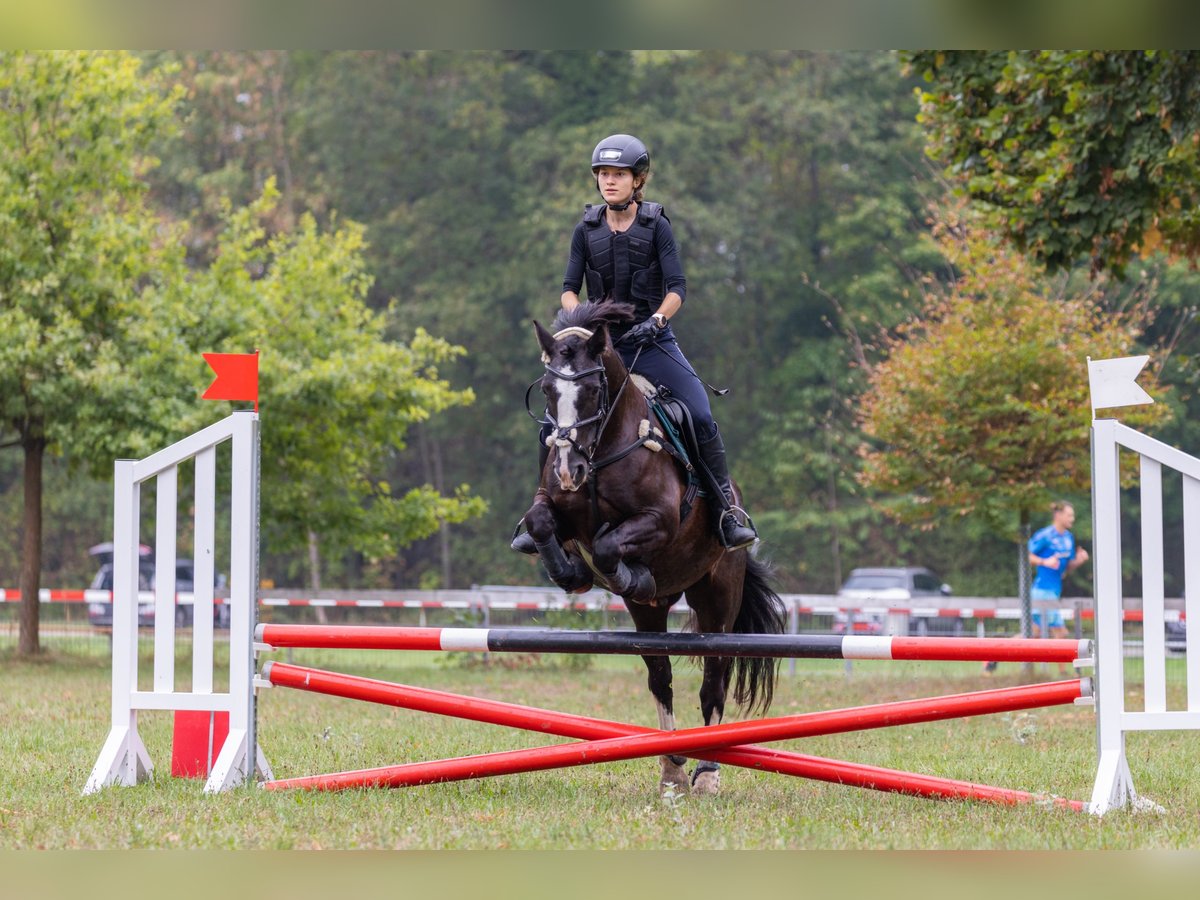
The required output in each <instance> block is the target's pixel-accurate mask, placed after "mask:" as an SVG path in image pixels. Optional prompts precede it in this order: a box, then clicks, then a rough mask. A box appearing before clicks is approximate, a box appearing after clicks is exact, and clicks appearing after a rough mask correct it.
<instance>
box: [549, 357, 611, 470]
mask: <svg viewBox="0 0 1200 900" xmlns="http://www.w3.org/2000/svg"><path fill="white" fill-rule="evenodd" d="M546 372H547V374H549V375H553V376H554V377H555V378H561V379H563V380H564V381H571V382H574V381H581V380H582V379H584V378H587V377H588V376H589V375H595V374H596V373H599V374H600V402H599V404H597V406H596V411H595V412H594V413H593V414H592V415H590V416H588V417H587V418H586V419H580V420H579V421H578V422H573V423H571V424H570V425H559V424H558V420H557V419H555V418H554V416H553V414H552V413H551V412H550V410H549V409H548V408H547V409H546V418H545V420H544V424H548V425H549V426H550V428H551V431H550V436H549V437H547V438H546V445H547V446H550V445H551V443H553V444H554V445H555V446H558V447H571V448H573V449H574V450H575V452H576V453H578V454H579V455H580V456H582V457H583V458H584V459H586V460H587V461H588V467H589V469H590V468H591V465H592V459H593V457H595V455H596V448H597V447H599V446H600V438H602V437H603V436H604V428H605V426H607V425H608V420H609V418H610V416H611V415H612V411H613V409H615V408H616V402H615V401H614V402H613V403H612V404H611V405H610V404H609V402H608V379H607V378H606V377H605V376H604V366H602V365H599V364H597V365H595V366H592V367H591V368H590V369H584V370H583V371H581V372H563V371H561V370H560V369H556V368H554V366H552V365H550V364H549V363H546ZM543 377H544V376H543ZM627 380H628V379H627ZM540 381H541V379H538V381H536V382H534V383H535V384H538V383H540ZM624 389H625V385H621V387H620V389H618V391H617V398H616V399H617V400H620V399H621V391H622V390H624ZM595 422H600V423H601V424H600V427H599V428H597V429H596V436H595V438H594V439H593V440H592V444H591V446H590V447H588V448H586V449H585V448H584V447H582V446H581V445H580V444H579V429H581V428H586V427H587V426H588V425H592V424H593V423H595Z"/></svg>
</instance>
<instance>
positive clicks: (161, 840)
mask: <svg viewBox="0 0 1200 900" xmlns="http://www.w3.org/2000/svg"><path fill="white" fill-rule="evenodd" d="M276 658H281V659H282V658H285V654H284V653H278V654H276ZM501 659H502V658H497V659H496V660H495V663H496V664H494V665H492V666H491V667H488V668H481V667H478V666H474V667H466V666H462V665H447V664H446V660H445V658H444V657H440V656H434V655H429V654H411V655H406V656H405V655H400V654H371V653H365V652H364V653H351V654H334V653H332V652H324V653H322V652H319V651H303V652H302V651H297V652H296V653H295V660H296V661H297V662H299V663H310V664H313V665H316V666H319V667H327V668H335V669H340V670H343V671H350V672H354V673H356V674H363V675H368V676H371V677H377V678H384V679H387V680H394V681H403V682H405V683H409V684H414V685H420V686H424V687H434V688H439V689H443V690H450V691H455V692H458V693H464V694H472V695H478V696H482V697H489V698H494V699H499V700H507V701H510V702H516V703H524V704H529V705H536V706H544V707H548V708H552V709H559V710H563V711H567V712H575V713H580V714H584V715H590V716H600V717H604V718H612V719H618V720H622V721H629V722H634V723H638V724H644V725H653V724H654V723H655V716H654V711H653V705H652V704H651V702H650V700H649V696H648V694H647V693H646V690H645V676H644V671H643V669H642V666H641V663H640V661H638V660H636V659H631V658H624V657H604V658H595V659H594V660H593V661H592V664H591V665H590V666H589V667H587V668H581V667H580V666H579V665H578V664H576V665H573V666H572V665H549V664H546V661H545V660H542V661H541V662H539V661H538V660H536V659H535V658H529V657H520V658H516V659H512V658H510V659H509V660H507V664H506V665H500V664H499V663H500V662H501ZM1175 662H1177V661H1172V663H1173V664H1174V663H1175ZM186 665H187V664H186V661H184V662H182V663H181V664H180V671H186ZM786 666H787V664H786V662H785V663H784V673H785V674H784V675H783V677H781V680H780V684H779V688H778V690H777V692H776V701H775V706H774V708H773V710H772V711H773V713H775V714H787V713H795V712H804V711H810V710H819V709H830V708H836V707H845V706H855V705H861V704H868V703H877V702H885V701H890V700H902V699H909V698H914V697H921V696H933V695H937V694H947V693H957V692H961V691H969V690H976V689H980V688H982V687H990V686H1001V685H1008V684H1016V683H1018V682H1019V680H1020V678H1021V674H1020V670H1019V667H1018V666H1016V665H1010V666H1004V667H1002V668H1001V671H1000V673H999V674H998V675H997V676H994V677H991V678H987V679H985V678H984V677H982V676H981V675H980V673H979V670H978V666H977V665H976V664H961V665H959V664H952V663H909V664H897V663H867V662H857V663H855V664H854V668H853V670H852V673H851V674H850V675H849V677H848V676H847V674H846V673H845V671H844V666H843V664H842V663H841V662H823V661H800V662H799V663H798V666H797V675H796V677H794V678H792V677H788V676H787V674H786ZM1045 675H1046V676H1048V677H1049V678H1056V677H1057V672H1056V671H1050V672H1046V673H1045ZM698 684H699V670H698V669H697V668H696V667H695V666H693V665H691V664H690V663H687V662H682V663H678V664H677V665H676V676H675V690H676V698H677V699H676V709H677V714H678V719H679V724H680V726H681V727H687V726H691V725H695V724H699V712H698V709H697V707H698V701H697V699H696V690H697V688H698ZM1178 699H1179V698H1178V697H1174V698H1173V700H1174V701H1176V702H1177V701H1178ZM109 703H110V691H109V667H108V663H107V661H105V660H99V659H96V658H87V657H80V656H65V655H54V654H51V655H49V656H48V658H46V659H42V660H38V661H36V662H32V663H30V662H23V661H19V660H17V659H15V658H14V657H13V656H12V655H11V653H8V654H4V655H0V711H2V713H3V721H4V725H5V727H4V729H3V731H2V732H0V752H2V753H3V755H4V758H5V761H6V762H5V765H4V767H3V769H2V770H0V848H76V847H86V848H134V847H145V848H268V849H269V848H279V849H282V848H317V847H322V848H339V849H353V848H381V849H383V848H413V849H441V848H459V849H481V848H539V849H541V848H546V849H551V848H552V849H564V848H588V849H597V848H629V849H636V848H647V849H701V848H1011V849H1066V848H1197V847H1200V817H1198V815H1197V812H1198V811H1200V777H1198V776H1200V769H1198V763H1200V746H1198V745H1197V742H1196V741H1195V739H1194V737H1193V736H1191V735H1188V734H1186V733H1162V734H1139V735H1135V736H1133V737H1132V738H1130V742H1129V744H1130V745H1129V760H1130V766H1131V769H1132V771H1133V775H1134V782H1135V784H1136V785H1137V787H1138V790H1139V792H1141V793H1142V794H1144V795H1145V796H1148V797H1150V798H1152V799H1153V800H1155V801H1156V802H1158V803H1159V804H1161V805H1162V806H1163V807H1165V808H1166V813H1165V814H1161V815H1159V814H1136V815H1135V814H1131V813H1126V812H1117V813H1114V814H1110V815H1108V816H1106V817H1104V818H1103V819H1097V818H1095V817H1091V816H1087V815H1082V814H1078V813H1072V812H1069V811H1064V810H1058V809H1048V808H1044V807H1040V806H1033V807H1023V808H1015V809H1014V808H1005V807H997V806H992V805H988V804H982V803H971V802H934V801H929V800H923V799H919V798H910V797H904V796H899V795H894V794H885V793H880V792H876V791H865V790H859V789H855V788H849V787H842V786H839V785H829V784H822V783H817V782H809V781H803V780H799V779H793V778H788V777H786V776H779V775H771V774H765V773H754V772H750V771H746V770H742V769H736V768H733V767H729V766H727V767H725V768H724V769H723V771H722V780H723V786H722V793H721V795H720V796H718V797H715V798H693V797H685V798H678V799H676V798H667V799H663V798H660V797H659V795H658V792H657V789H656V775H657V763H656V762H653V761H650V760H633V761H628V762H621V763H611V764H603V765H598V766H584V767H578V768H572V769H564V770H556V771H552V772H538V773H527V774H522V775H513V776H505V777H501V778H494V779H487V780H479V781H470V782H462V783H455V784H444V785H429V786H424V787H417V788H407V789H402V790H394V791H386V790H360V791H351V792H345V793H338V794H317V793H305V792H292V793H267V792H264V791H259V790H257V789H254V788H245V789H239V790H236V791H233V792H230V793H227V794H224V795H220V796H206V795H204V794H203V793H202V791H201V784H200V783H199V782H197V781H190V780H177V779H173V778H171V777H169V775H168V774H167V773H168V772H169V768H170V765H169V763H170V740H171V735H170V717H169V714H165V713H160V714H149V713H143V714H142V719H141V721H140V723H139V724H140V731H141V733H142V736H143V739H144V740H145V742H146V745H147V748H148V749H149V751H150V754H151V757H152V759H153V760H154V762H155V766H156V770H155V773H154V776H153V777H152V778H151V780H149V781H148V782H147V783H145V784H142V785H140V786H138V787H136V788H113V789H108V790H105V791H102V792H100V793H99V794H97V795H94V796H90V797H82V796H80V789H81V788H82V786H83V783H84V781H85V780H86V778H87V775H88V773H89V771H90V769H91V767H92V765H93V763H94V762H95V758H96V755H97V753H98V752H99V750H100V746H101V744H102V742H103V740H104V737H105V734H106V733H107V730H108V723H109ZM259 739H260V743H261V745H262V747H263V749H264V751H265V752H266V754H267V757H268V759H269V760H270V761H271V764H272V766H273V768H274V771H275V775H276V776H277V777H288V776H294V775H305V774H313V773H317V772H330V771H339V770H346V769H357V768H367V767H373V766H380V765H389V764H394V763H400V762H409V761H421V760H431V759H440V758H445V757H452V756H459V755H468V754H473V753H480V752H487V751H491V750H504V749H512V748H517V747H529V746H539V745H542V744H548V743H555V742H557V740H558V739H555V738H550V737H546V736H542V735H534V734H528V733H521V732H514V731H511V730H508V729H503V728H499V727H496V726H489V725H483V724H475V723H468V722H461V721H457V720H447V719H440V718H436V717H432V716H425V715H421V714H417V713H410V712H408V711H405V710H398V709H393V708H389V707H379V706H372V705H369V704H364V703H356V702H353V701H346V700H338V699H335V698H327V697H318V696H314V695H310V694H304V693H300V692H296V691H289V690H287V689H285V688H275V689H271V690H269V691H265V692H264V693H263V694H262V696H261V702H260V712H259ZM780 746H788V747H791V748H793V749H797V750H801V751H803V752H805V753H812V754H817V755H824V756H831V757H835V758H839V759H847V760H852V761H855V762H862V763H867V764H871V765H879V766H886V767H889V768H899V769H907V770H910V771H915V772H921V773H927V774H931V775H940V776H945V777H949V778H956V779H963V780H970V781H977V782H982V783H986V784H996V785H1000V786H1003V787H1010V788H1020V789H1024V790H1028V791H1032V792H1045V793H1050V794H1054V795H1058V796H1066V797H1071V798H1076V799H1085V800H1086V799H1087V798H1088V796H1089V794H1090V790H1091V782H1092V778H1093V777H1094V774H1095V762H1096V759H1095V749H1094V719H1093V714H1092V710H1091V708H1090V707H1070V706H1068V707H1058V708H1054V709H1046V710H1035V711H1031V712H1027V713H1017V714H1012V715H998V716H980V717H975V718H970V719H965V720H957V721H951V722H941V723H931V724H927V725H921V726H910V727H904V728H894V729H886V730H880V731H873V732H862V733H857V734H848V735H839V736H830V737H822V738H814V739H808V740H805V741H795V742H790V743H788V744H782V745H780Z"/></svg>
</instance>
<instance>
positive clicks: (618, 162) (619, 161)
mask: <svg viewBox="0 0 1200 900" xmlns="http://www.w3.org/2000/svg"><path fill="white" fill-rule="evenodd" d="M600 166H613V167H614V168H617V169H632V170H633V174H634V175H645V174H646V172H647V171H649V169H650V153H649V152H648V151H647V150H646V145H645V144H643V143H642V142H641V141H639V140H638V139H637V138H635V137H634V136H633V135H632V134H612V135H609V136H608V137H606V138H605V139H604V140H602V141H601V142H600V143H598V144H597V145H596V149H595V150H593V151H592V171H593V172H595V171H596V169H598V168H600Z"/></svg>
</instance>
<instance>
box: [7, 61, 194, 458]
mask: <svg viewBox="0 0 1200 900" xmlns="http://www.w3.org/2000/svg"><path fill="white" fill-rule="evenodd" d="M140 65H141V64H140V63H139V61H138V60H137V59H136V58H134V57H131V56H129V55H127V54H123V53H38V54H31V53H15V52H9V51H5V52H3V53H0V334H3V335H4V340H3V342H0V444H2V443H4V442H5V438H10V439H11V438H12V437H13V436H14V435H16V436H17V438H18V439H19V440H21V441H22V442H26V443H28V442H29V441H38V440H44V441H46V442H48V443H49V445H50V446H52V447H56V448H64V449H66V448H69V449H70V450H71V451H72V452H73V453H75V454H78V455H80V456H83V457H86V458H92V459H94V458H95V457H96V456H97V455H99V454H100V453H103V452H104V449H102V448H96V447H95V446H94V445H93V444H91V443H90V442H89V441H87V440H86V439H81V438H84V436H85V435H86V434H88V433H92V432H93V431H94V427H95V426H96V425H97V423H103V427H107V428H111V429H115V430H121V429H124V428H128V429H130V430H133V431H140V430H142V423H141V421H140V420H141V419H142V416H141V415H139V413H138V410H137V406H138V403H137V400H136V399H134V398H137V397H143V396H145V394H146V393H147V392H146V391H137V392H135V394H134V395H133V397H131V398H130V397H127V398H126V399H124V400H123V399H121V398H119V397H116V396H114V395H113V393H112V392H111V391H110V390H109V388H110V386H111V385H110V383H109V381H108V379H109V376H110V375H111V374H112V373H113V371H114V370H115V369H119V368H120V367H121V364H122V363H121V360H122V359H123V358H125V357H126V355H127V354H128V352H129V349H130V344H131V342H132V341H133V340H135V338H134V337H133V332H135V331H136V329H137V327H138V326H137V320H138V318H139V317H140V315H142V314H144V313H145V310H144V308H143V307H142V306H141V303H140V298H139V294H140V287H141V285H142V284H143V282H144V281H145V279H147V278H148V277H150V275H151V273H152V272H153V266H154V262H155V259H156V256H157V244H158V240H159V234H158V232H157V229H156V228H155V223H154V221H153V219H152V218H151V217H149V216H147V215H146V212H145V209H144V207H143V197H144V194H145V189H144V185H143V182H142V176H143V174H144V173H145V172H146V170H147V169H148V168H149V167H150V166H152V165H153V163H154V160H153V159H152V158H151V157H150V156H149V153H148V148H149V145H150V142H151V140H152V139H153V138H154V137H155V136H156V135H158V134H160V133H162V132H163V131H165V130H167V129H169V128H170V127H171V125H172V122H173V119H172V108H173V106H174V103H175V102H176V100H177V97H178V93H177V92H176V91H173V90H168V89H166V88H165V86H164V84H163V79H164V73H163V72H161V71H152V72H147V73H143V72H141V71H140ZM149 427H150V428H151V430H152V429H153V425H150V426H149ZM109 463H110V464H111V458H110V459H109Z"/></svg>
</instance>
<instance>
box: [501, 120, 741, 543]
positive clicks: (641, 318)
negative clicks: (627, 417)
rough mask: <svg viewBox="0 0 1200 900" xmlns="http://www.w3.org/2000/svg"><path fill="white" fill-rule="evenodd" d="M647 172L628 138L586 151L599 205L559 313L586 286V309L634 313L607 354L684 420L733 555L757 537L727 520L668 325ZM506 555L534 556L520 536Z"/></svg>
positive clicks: (714, 445) (671, 281)
mask: <svg viewBox="0 0 1200 900" xmlns="http://www.w3.org/2000/svg"><path fill="white" fill-rule="evenodd" d="M649 172H650V154H649V153H648V152H647V150H646V146H645V144H643V143H642V142H641V141H639V140H638V139H637V138H636V137H634V136H633V135H629V134H614V135H611V136H610V137H607V138H605V139H604V140H602V141H601V142H600V143H599V144H597V145H596V149H595V150H593V151H592V176H593V178H594V180H595V185H596V190H598V191H599V192H600V196H601V197H602V198H603V199H604V204H603V205H591V204H588V206H587V208H586V209H585V210H584V213H583V219H582V220H581V221H580V222H579V223H578V224H577V225H576V226H575V231H574V233H573V234H572V235H571V252H570V256H569V257H568V259H567V270H566V274H565V275H564V276H563V293H562V306H563V309H573V308H574V307H576V306H578V305H579V302H580V301H579V289H580V287H582V286H583V284H584V283H585V281H586V284H587V291H588V299H589V300H590V301H599V300H601V299H603V298H612V299H614V300H616V301H619V302H626V303H630V304H632V305H633V307H634V309H635V311H636V316H635V323H633V324H622V325H617V326H613V327H612V328H611V329H610V333H611V336H612V340H613V344H614V346H615V348H616V350H617V352H618V353H620V355H621V359H622V360H623V361H624V362H625V365H626V366H631V365H632V364H633V362H634V357H635V356H637V354H638V349H639V348H641V351H642V352H641V355H640V356H637V368H636V371H637V373H638V374H639V375H642V376H644V377H645V378H646V379H647V380H649V381H650V382H651V383H652V384H656V385H662V386H665V387H666V388H667V389H668V390H669V391H670V393H671V395H672V396H674V397H677V398H678V399H679V400H681V401H682V402H683V403H684V404H686V406H687V408H688V410H689V411H690V412H691V415H692V421H693V423H694V425H695V430H696V438H697V440H698V442H699V449H700V457H701V459H702V460H703V462H704V465H705V466H707V468H708V470H709V472H710V473H711V474H712V477H713V480H714V481H715V482H716V483H717V485H718V486H719V487H720V492H721V496H719V497H712V498H711V500H712V502H713V504H714V506H713V512H714V513H715V514H716V519H717V522H718V532H719V534H720V538H721V543H722V544H723V545H724V546H725V547H726V549H728V550H738V549H741V548H742V547H748V546H750V545H751V544H753V543H754V542H755V541H757V540H758V533H757V532H756V531H755V530H754V526H753V525H752V524H751V523H750V521H749V519H748V518H747V519H746V521H745V523H743V522H742V521H740V520H739V518H738V516H737V514H736V512H735V510H736V507H735V506H734V505H733V488H732V485H731V484H730V482H729V467H728V465H727V464H726V462H725V443H724V441H723V440H722V439H721V432H720V431H719V430H718V428H717V423H716V422H715V421H713V414H712V408H711V407H710V406H709V403H708V395H707V394H706V393H705V392H704V383H703V382H702V381H701V380H700V378H699V377H698V376H697V375H696V373H695V371H694V370H693V369H692V367H691V365H690V364H689V363H688V361H687V359H686V358H684V355H683V353H682V352H681V351H680V349H679V344H678V342H677V341H676V339H675V334H674V332H673V331H672V330H671V326H670V324H669V320H670V319H671V317H672V316H674V315H675V313H677V312H679V310H680V308H681V307H682V306H683V301H684V298H685V295H686V283H685V279H684V275H683V266H682V264H681V263H680V261H679V251H678V249H677V248H676V246H675V237H674V235H673V234H672V232H671V224H670V222H669V221H668V220H667V215H666V213H665V212H663V208H662V206H661V204H658V203H653V202H651V201H648V200H644V199H643V198H642V194H643V189H644V188H645V186H646V180H647V178H648V176H649ZM542 464H543V467H544V464H545V456H544V455H543V456H542ZM512 546H513V549H514V550H517V551H519V552H522V553H531V554H532V553H536V552H537V549H536V548H535V547H534V545H533V538H532V537H530V536H529V534H528V533H527V532H522V533H521V534H519V535H517V537H516V538H515V539H514V540H513V544H512Z"/></svg>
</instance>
